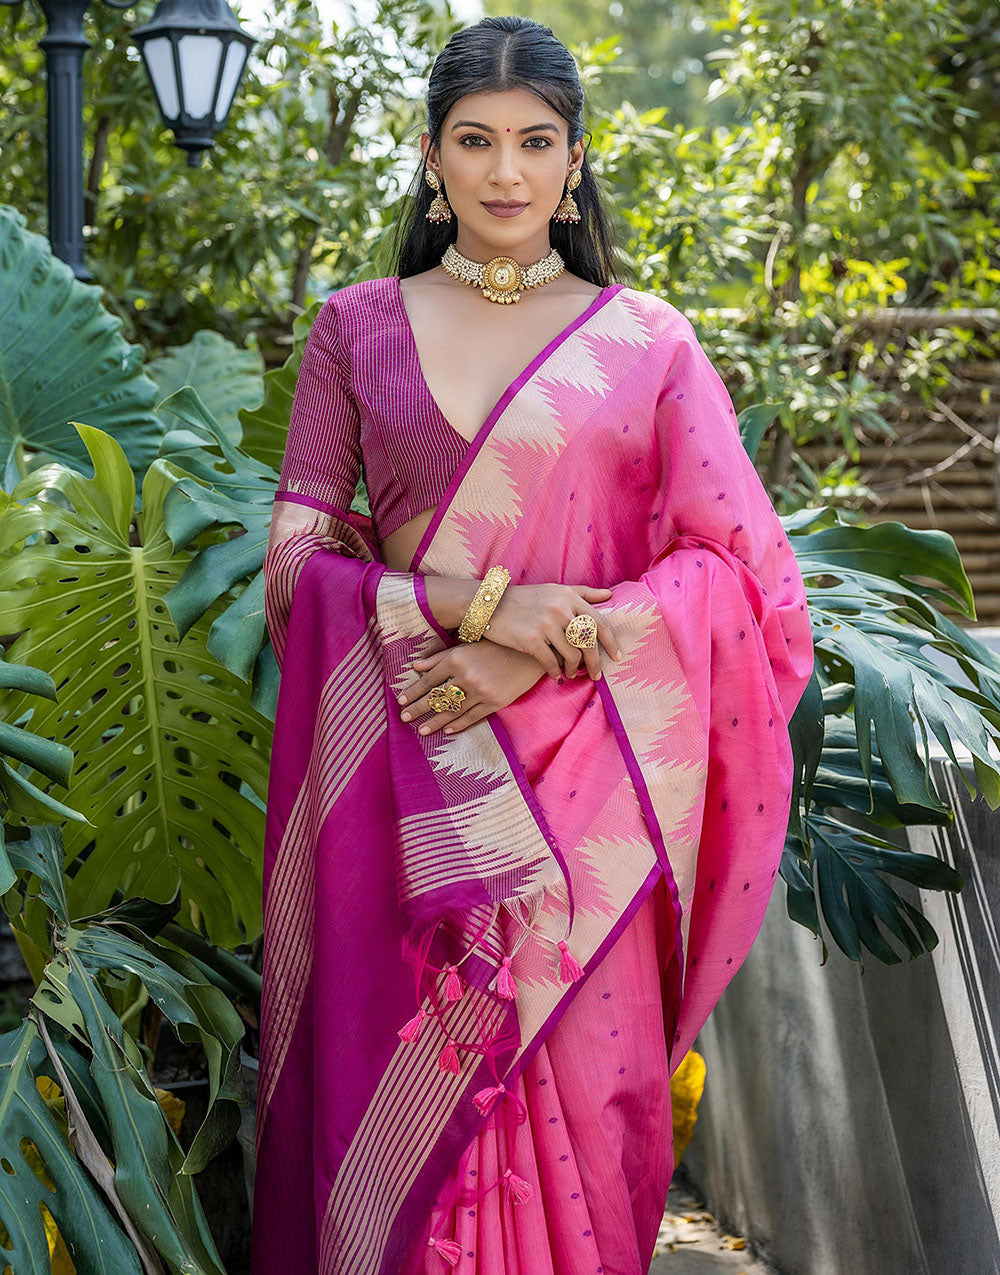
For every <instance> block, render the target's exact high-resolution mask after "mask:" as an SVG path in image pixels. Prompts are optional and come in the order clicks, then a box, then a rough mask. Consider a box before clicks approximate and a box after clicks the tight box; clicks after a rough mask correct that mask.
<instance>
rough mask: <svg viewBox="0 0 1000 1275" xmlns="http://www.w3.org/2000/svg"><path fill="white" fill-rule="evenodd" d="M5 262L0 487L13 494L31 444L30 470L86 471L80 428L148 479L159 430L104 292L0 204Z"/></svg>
mask: <svg viewBox="0 0 1000 1275" xmlns="http://www.w3.org/2000/svg"><path fill="white" fill-rule="evenodd" d="M0 262H2V263H3V271H2V274H3V287H2V288H0V475H2V476H0V486H2V487H3V489H4V490H5V491H8V492H9V491H12V490H13V488H14V486H15V484H16V483H17V481H18V479H19V478H20V477H21V475H22V474H23V473H24V472H25V471H26V469H27V468H28V462H27V457H26V455H25V452H24V448H25V446H26V445H27V447H29V448H31V449H32V451H33V452H34V453H36V454H35V455H34V456H33V457H32V465H34V464H37V463H41V462H42V461H46V460H62V461H68V462H72V463H73V464H76V465H79V464H83V465H86V463H87V453H86V451H85V450H84V447H83V445H82V443H81V441H80V436H79V434H78V433H77V432H76V430H74V429H73V428H72V426H71V422H72V421H77V420H81V421H86V422H87V423H88V424H89V425H92V426H95V427H97V428H100V429H106V430H109V431H111V432H112V433H113V434H114V435H115V436H116V437H117V438H118V439H119V441H120V443H121V445H122V447H123V448H124V450H125V454H126V455H127V456H128V460H129V464H130V465H131V467H132V469H133V471H134V472H135V473H137V474H142V473H144V472H145V470H146V467H147V466H148V465H149V464H150V462H151V461H152V460H153V457H154V456H155V455H156V449H157V446H158V444H159V440H160V436H161V434H162V429H161V426H160V424H159V422H158V421H157V419H156V417H155V416H154V414H153V411H152V407H153V401H154V398H155V395H156V386H155V385H154V384H153V382H152V381H151V380H150V379H149V377H147V376H146V375H145V374H144V373H143V370H142V362H143V351H142V349H141V347H140V346H137V345H129V344H128V342H127V341H125V340H124V339H123V338H122V336H121V326H122V323H121V320H120V319H118V318H116V317H115V316H114V315H111V314H109V313H108V311H107V310H105V309H104V306H103V305H102V303H101V289H100V288H98V287H95V286H93V285H91V284H85V283H81V282H80V281H79V280H78V279H76V278H75V277H74V275H73V272H72V271H71V270H70V268H69V266H67V265H66V263H65V262H63V261H60V260H59V258H58V257H56V256H53V254H52V249H51V248H50V246H49V242H48V240H47V239H46V238H45V237H44V236H43V235H36V234H33V233H32V232H31V231H29V230H27V229H25V220H24V218H23V217H22V216H21V214H20V213H18V212H16V211H15V210H14V209H13V208H10V207H7V206H2V205H0Z"/></svg>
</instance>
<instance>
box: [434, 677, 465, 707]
mask: <svg viewBox="0 0 1000 1275" xmlns="http://www.w3.org/2000/svg"><path fill="white" fill-rule="evenodd" d="M464 700H465V691H463V690H462V688H461V687H460V686H459V685H458V683H457V682H453V681H452V680H451V678H449V679H448V680H447V681H446V682H441V683H439V684H438V685H437V686H433V687H431V689H430V690H429V691H428V693H427V703H428V704H430V706H431V708H433V710H434V712H435V713H449V712H456V711H457V710H458V709H460V708H461V707H462V703H463V702H464Z"/></svg>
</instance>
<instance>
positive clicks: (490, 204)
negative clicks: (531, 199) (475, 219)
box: [482, 199, 528, 209]
mask: <svg viewBox="0 0 1000 1275" xmlns="http://www.w3.org/2000/svg"><path fill="white" fill-rule="evenodd" d="M482 202H483V207H484V208H501V209H511V208H527V206H528V205H527V203H526V202H524V201H523V200H514V201H513V202H512V203H505V202H504V201H503V200H502V199H491V200H489V201H487V200H485V199H484V200H483V201H482Z"/></svg>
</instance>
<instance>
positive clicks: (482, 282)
mask: <svg viewBox="0 0 1000 1275" xmlns="http://www.w3.org/2000/svg"><path fill="white" fill-rule="evenodd" d="M441 266H442V268H443V269H444V270H446V271H447V272H448V274H450V275H452V276H453V277H454V278H456V279H461V281H462V282H463V283H468V284H473V283H474V284H478V286H479V288H480V290H481V291H482V294H483V296H484V297H485V298H486V299H487V301H496V302H498V304H500V305H510V304H511V302H513V301H520V299H521V289H522V288H538V287H540V286H541V285H542V284H543V283H548V282H549V280H550V279H554V278H555V277H556V276H557V275H560V274H562V272H563V271H564V270H565V269H566V266H565V263H564V262H563V259H562V257H560V255H559V253H558V251H557V249H555V248H553V249H552V251H551V252H550V253H549V255H548V256H547V257H541V258H539V260H538V261H533V262H532V263H531V265H530V266H522V265H521V264H520V262H518V261H515V260H514V258H513V257H490V259H489V261H487V262H486V264H485V265H484V264H483V263H482V262H481V261H473V260H472V258H471V257H466V256H465V255H464V254H463V253H461V252H459V251H458V249H457V248H456V247H455V245H454V244H453V243H452V244H449V245H448V247H447V248H446V249H445V250H444V256H443V257H442V258H441Z"/></svg>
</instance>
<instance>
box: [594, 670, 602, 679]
mask: <svg viewBox="0 0 1000 1275" xmlns="http://www.w3.org/2000/svg"><path fill="white" fill-rule="evenodd" d="M600 678H601V674H600V670H598V671H597V672H596V673H595V674H594V681H595V682H598V681H600Z"/></svg>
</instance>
